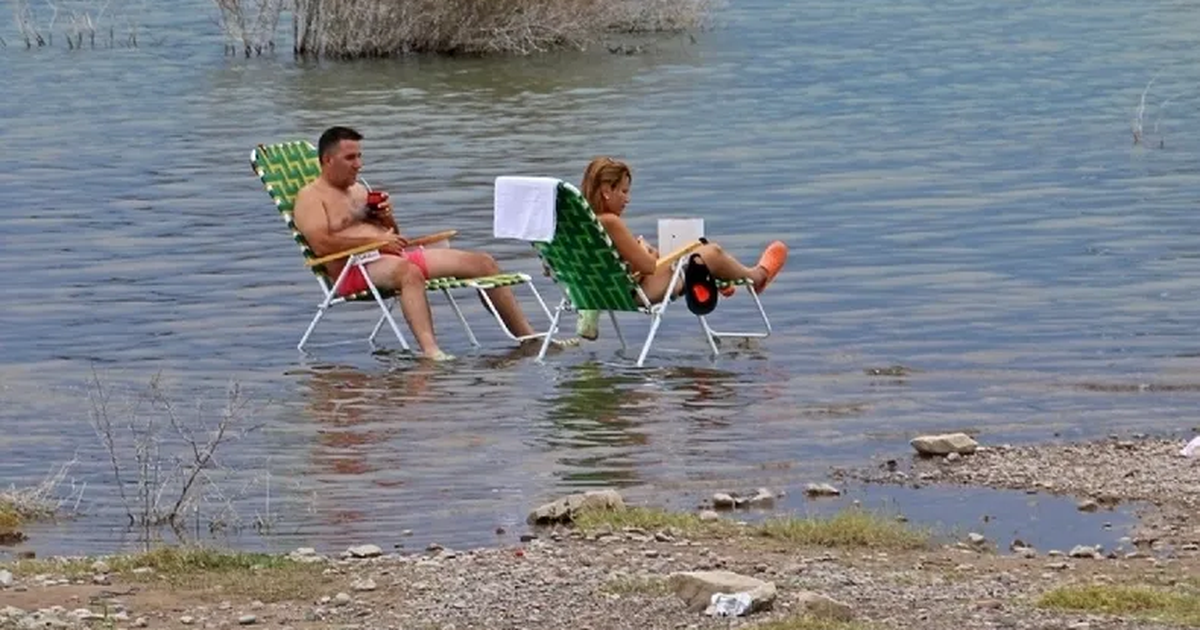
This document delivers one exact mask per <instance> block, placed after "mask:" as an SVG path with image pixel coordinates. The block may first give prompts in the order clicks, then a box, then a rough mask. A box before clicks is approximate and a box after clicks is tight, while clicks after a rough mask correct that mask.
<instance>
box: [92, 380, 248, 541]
mask: <svg viewBox="0 0 1200 630" xmlns="http://www.w3.org/2000/svg"><path fill="white" fill-rule="evenodd" d="M93 388H94V390H95V391H94V392H91V393H90V398H91V402H92V413H91V420H92V426H93V428H94V429H95V431H96V435H97V436H98V437H99V438H100V441H101V444H102V445H103V447H104V449H105V451H106V453H107V454H108V460H109V465H110V467H111V469H112V474H113V477H114V480H115V481H116V485H117V489H118V494H119V495H120V497H121V501H122V503H123V505H124V507H125V513H126V516H127V518H128V519H129V524H130V525H131V526H133V525H138V526H142V527H145V528H151V527H157V526H161V525H169V526H171V527H172V528H176V529H177V531H178V529H179V528H181V527H182V525H183V523H184V522H186V520H185V519H187V518H189V517H190V516H195V518H197V519H199V518H201V513H202V512H204V511H205V510H204V508H203V505H204V504H205V503H206V498H207V497H210V496H213V495H215V496H218V497H220V496H224V494H225V491H224V490H223V489H222V488H221V485H222V483H224V481H222V480H218V479H217V478H216V476H215V475H214V473H216V472H218V471H220V472H223V473H226V475H232V474H233V473H235V472H241V471H234V470H233V469H231V468H229V467H227V466H223V465H222V464H221V462H220V460H219V450H220V449H221V447H222V446H223V445H225V444H227V443H229V442H231V441H235V440H238V439H240V438H241V437H244V436H245V435H246V434H247V433H248V432H250V431H253V430H255V429H257V428H258V427H257V426H256V425H250V424H249V423H248V419H249V416H250V415H251V414H250V412H249V410H248V406H249V400H248V399H247V397H246V396H245V395H244V394H243V392H242V390H241V387H240V386H238V385H237V384H233V385H231V386H230V389H229V390H228V392H227V393H226V401H225V404H224V407H223V409H222V410H221V411H220V412H219V413H218V414H217V417H216V418H215V421H214V419H212V418H209V417H208V414H207V412H206V411H205V410H204V408H203V406H202V405H197V407H196V411H195V415H194V416H193V415H191V414H184V413H182V412H181V410H180V409H179V408H178V407H177V405H176V404H175V403H174V402H173V401H172V400H171V398H170V396H169V395H168V394H167V391H166V389H165V388H164V387H163V386H162V385H161V382H160V380H159V378H158V377H155V378H154V379H152V380H151V382H150V385H149V388H148V390H147V391H146V392H145V393H141V394H139V395H137V396H136V397H135V399H134V402H133V403H132V405H131V408H130V409H129V410H128V411H127V412H125V414H124V415H125V418H124V421H123V422H121V423H120V425H118V423H117V422H115V421H114V418H115V417H116V411H115V410H114V409H113V405H112V400H111V392H110V391H109V390H108V389H107V388H106V387H104V385H103V384H102V383H101V382H100V379H99V378H98V377H94V386H93ZM128 486H132V487H133V488H135V490H136V491H135V493H134V494H133V495H130V493H128V492H127V491H126V488H127V487H128ZM267 505H268V511H269V509H270V503H269V499H268V504H267ZM232 509H233V506H232V502H227V506H225V507H224V508H223V509H222V511H221V513H219V514H217V515H210V518H212V519H214V521H215V520H228V518H229V517H228V515H227V514H226V512H228V511H230V510H232ZM210 529H212V527H210Z"/></svg>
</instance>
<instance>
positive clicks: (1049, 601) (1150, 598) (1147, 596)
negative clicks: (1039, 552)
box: [1038, 584, 1200, 626]
mask: <svg viewBox="0 0 1200 630" xmlns="http://www.w3.org/2000/svg"><path fill="white" fill-rule="evenodd" d="M1038 606H1040V607H1042V608H1052V609H1059V610H1072V611H1080V612H1088V613H1101V614H1106V615H1122V616H1136V617H1143V618H1148V619H1158V620H1162V621H1169V622H1174V623H1180V624H1185V625H1188V626H1197V625H1200V593H1198V592H1196V590H1194V589H1166V588H1157V587H1151V586H1145V585H1140V584H1139V585H1123V584H1086V585H1071V586H1062V587H1059V588H1056V589H1054V590H1052V591H1050V592H1048V593H1046V594H1045V595H1043V596H1042V597H1041V598H1040V599H1039V600H1038Z"/></svg>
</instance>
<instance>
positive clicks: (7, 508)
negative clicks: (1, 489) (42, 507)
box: [0, 496, 24, 534]
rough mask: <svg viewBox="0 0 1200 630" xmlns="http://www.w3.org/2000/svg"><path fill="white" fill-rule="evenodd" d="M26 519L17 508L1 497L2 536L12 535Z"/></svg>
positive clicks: (0, 530)
mask: <svg viewBox="0 0 1200 630" xmlns="http://www.w3.org/2000/svg"><path fill="white" fill-rule="evenodd" d="M22 522H24V519H22V518H21V513H20V512H18V511H17V507H16V506H15V505H13V502H12V501H10V500H9V499H8V498H7V497H5V496H0V534H10V533H12V532H15V531H17V528H18V527H20V526H21V523H22Z"/></svg>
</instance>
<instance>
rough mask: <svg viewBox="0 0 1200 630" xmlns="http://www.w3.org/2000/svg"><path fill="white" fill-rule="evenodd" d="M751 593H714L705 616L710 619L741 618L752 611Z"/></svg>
mask: <svg viewBox="0 0 1200 630" xmlns="http://www.w3.org/2000/svg"><path fill="white" fill-rule="evenodd" d="M751 603H752V600H751V599H750V593H734V594H732V595H730V594H728V593H713V595H712V599H710V600H709V604H708V608H707V609H705V610H704V614H706V615H708V616H709V617H740V616H742V615H744V614H746V611H747V610H750V604H751Z"/></svg>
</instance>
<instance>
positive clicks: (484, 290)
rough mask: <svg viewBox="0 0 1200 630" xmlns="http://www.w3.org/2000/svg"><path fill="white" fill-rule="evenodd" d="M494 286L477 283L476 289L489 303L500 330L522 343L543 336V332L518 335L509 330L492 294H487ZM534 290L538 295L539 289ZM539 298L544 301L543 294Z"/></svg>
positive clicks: (487, 303)
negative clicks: (493, 300)
mask: <svg viewBox="0 0 1200 630" xmlns="http://www.w3.org/2000/svg"><path fill="white" fill-rule="evenodd" d="M530 286H532V283H530ZM494 288H496V287H494V286H487V285H475V290H476V291H479V297H480V298H482V299H483V301H484V303H485V304H486V305H487V310H488V311H489V312H491V314H492V317H494V318H495V319H496V323H497V324H499V325H500V330H503V331H504V334H505V335H506V336H508V338H509V339H512V340H513V341H516V342H517V343H520V342H522V341H528V340H530V339H538V338H539V337H541V336H542V333H533V334H532V335H525V336H523V337H518V336H516V335H514V334H513V332H512V330H509V328H508V325H507V324H505V323H504V319H503V318H501V317H500V313H499V311H497V310H496V305H495V304H494V303H493V302H492V298H491V296H490V295H488V294H487V292H488V289H494ZM534 292H535V295H536V292H537V289H534ZM537 298H538V301H539V302H541V301H542V296H541V295H538V296H537ZM542 308H546V304H545V303H544V302H543V303H542ZM546 314H547V315H549V314H550V310H549V309H546Z"/></svg>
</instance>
